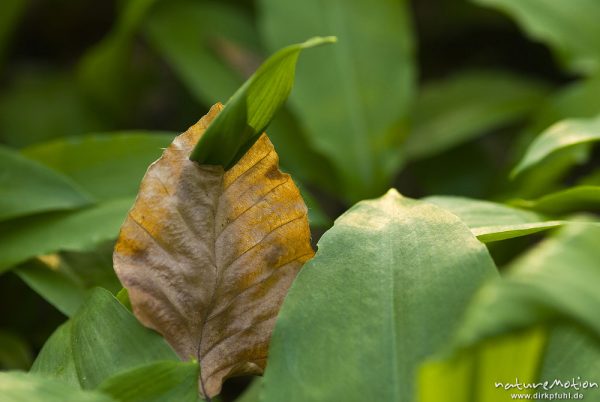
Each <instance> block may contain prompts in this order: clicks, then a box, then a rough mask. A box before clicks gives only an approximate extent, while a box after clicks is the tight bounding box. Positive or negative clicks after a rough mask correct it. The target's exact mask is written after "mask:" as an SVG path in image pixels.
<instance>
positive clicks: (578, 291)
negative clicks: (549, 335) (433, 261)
mask: <svg viewBox="0 0 600 402" xmlns="http://www.w3.org/2000/svg"><path fill="white" fill-rule="evenodd" d="M599 238H600V227H597V226H590V225H585V224H571V225H569V226H566V227H565V228H563V229H562V230H561V231H560V232H559V233H558V235H557V236H556V237H553V238H550V239H547V240H545V241H543V242H542V243H540V244H539V245H538V246H536V247H534V248H533V249H532V250H531V251H529V252H528V253H526V254H525V255H523V256H522V257H520V258H519V259H517V260H516V261H515V262H514V263H512V264H511V265H510V266H509V267H508V271H507V274H506V275H505V276H504V277H503V278H502V279H498V280H495V281H491V282H490V283H488V284H486V285H485V286H484V287H482V289H481V290H480V291H479V292H478V293H477V295H476V297H475V298H474V300H473V303H472V306H471V307H470V308H469V310H468V311H467V314H466V317H465V322H464V323H463V325H461V329H460V332H459V333H458V335H457V342H458V343H460V344H472V343H473V342H476V341H477V340H479V339H481V338H484V337H487V336H492V335H496V334H499V333H503V332H507V331H511V330H514V329H519V328H523V327H526V326H530V325H533V324H536V323H540V322H547V321H550V320H556V319H559V318H562V319H565V318H567V319H569V320H572V321H576V322H578V323H579V324H580V325H583V326H585V327H587V328H589V329H590V330H592V331H593V332H594V333H596V334H597V335H600V319H599V317H598V309H599V308H600V294H599V293H598V289H597V284H598V283H599V282H600V265H599V264H598V261H600V248H599V247H598V239H599Z"/></svg>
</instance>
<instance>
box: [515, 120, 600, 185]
mask: <svg viewBox="0 0 600 402" xmlns="http://www.w3.org/2000/svg"><path fill="white" fill-rule="evenodd" d="M596 141H600V116H599V117H595V118H591V119H568V120H563V121H560V122H558V123H556V124H554V125H552V126H551V127H550V128H548V129H547V130H545V131H544V132H542V133H541V134H540V135H539V136H538V137H537V138H536V139H535V140H534V141H533V143H532V144H531V145H530V146H529V148H528V149H527V153H526V154H525V156H524V157H523V159H521V161H520V162H519V164H518V165H517V166H516V167H515V169H514V170H513V171H512V173H511V175H512V176H513V177H515V176H517V175H518V174H520V173H521V172H523V171H525V170H527V169H530V168H531V167H533V166H536V165H539V164H541V163H542V162H543V161H544V160H545V159H546V158H548V157H549V156H551V155H553V154H556V153H558V152H561V151H563V152H564V151H565V150H568V149H570V148H572V147H574V146H578V145H585V144H589V143H592V142H596Z"/></svg>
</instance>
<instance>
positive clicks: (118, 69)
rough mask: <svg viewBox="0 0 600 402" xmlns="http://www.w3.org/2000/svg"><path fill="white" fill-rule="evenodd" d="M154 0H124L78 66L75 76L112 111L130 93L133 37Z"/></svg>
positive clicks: (116, 108) (85, 89)
mask: <svg viewBox="0 0 600 402" xmlns="http://www.w3.org/2000/svg"><path fill="white" fill-rule="evenodd" d="M156 1H157V0H130V1H127V2H125V3H124V7H123V9H122V10H121V12H120V13H119V16H118V19H117V21H116V23H115V26H114V27H113V29H112V30H111V31H110V32H109V33H108V35H107V36H106V37H105V38H104V39H103V40H102V41H100V42H99V43H98V44H97V45H96V46H94V47H92V48H91V49H90V50H89V51H88V52H87V53H86V54H85V55H84V56H83V58H82V59H81V60H80V62H79V65H78V66H77V78H78V82H79V84H80V85H81V87H82V88H83V89H84V91H85V92H86V94H87V95H91V96H92V97H93V98H95V99H96V100H98V101H100V102H101V103H102V104H103V106H105V107H109V108H110V109H111V110H113V111H117V112H118V111H119V110H121V111H122V110H123V102H124V100H125V98H126V97H127V96H128V95H129V93H128V90H129V89H130V85H128V83H129V82H128V81H129V80H131V78H132V74H131V72H130V71H128V70H127V67H129V65H130V59H131V53H132V47H133V39H134V37H135V33H136V31H137V29H138V28H139V26H140V25H141V23H142V21H143V19H144V16H145V15H146V14H147V13H148V11H149V10H150V8H151V7H152V6H153V4H154V3H156Z"/></svg>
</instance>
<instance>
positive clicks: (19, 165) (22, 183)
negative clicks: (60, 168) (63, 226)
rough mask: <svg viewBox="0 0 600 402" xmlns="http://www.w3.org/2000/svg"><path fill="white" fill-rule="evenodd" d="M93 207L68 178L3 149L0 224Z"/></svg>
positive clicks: (0, 174) (90, 200) (0, 167)
mask: <svg viewBox="0 0 600 402" xmlns="http://www.w3.org/2000/svg"><path fill="white" fill-rule="evenodd" d="M91 203H92V198H91V197H90V196H89V195H87V194H86V193H85V192H83V191H82V190H81V189H79V188H77V186H76V185H75V184H74V183H73V182H72V181H71V180H69V179H68V178H66V177H64V176H62V175H61V174H59V173H57V172H55V171H52V170H50V169H48V168H46V167H44V166H43V165H41V164H39V163H37V162H35V161H32V160H30V159H27V158H25V157H23V156H22V155H20V154H19V153H18V152H16V151H14V150H12V149H10V148H7V147H3V146H0V221H2V220H7V219H11V218H16V217H20V216H25V215H30V214H34V213H39V212H47V211H56V210H67V209H76V208H80V207H83V206H86V205H90V204H91Z"/></svg>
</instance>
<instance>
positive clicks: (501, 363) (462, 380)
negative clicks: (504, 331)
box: [418, 329, 546, 402]
mask: <svg viewBox="0 0 600 402" xmlns="http://www.w3.org/2000/svg"><path fill="white" fill-rule="evenodd" d="M545 345H546V334H545V331H543V330H540V329H537V330H532V331H527V332H522V333H516V334H510V335H505V336H502V337H497V338H493V339H489V340H486V341H484V342H481V343H480V344H478V345H476V346H472V347H471V348H469V349H466V350H462V351H460V352H459V353H456V354H455V355H454V356H452V357H450V358H446V359H440V360H432V361H428V362H426V363H425V364H424V365H423V366H422V367H421V369H420V372H419V398H418V401H419V402H439V401H457V402H458V401H460V402H467V401H477V402H503V401H506V402H509V401H511V400H514V399H517V398H512V396H511V395H514V394H529V393H533V392H532V391H531V390H529V389H528V390H525V391H520V390H518V389H508V390H506V389H504V388H503V387H502V386H500V387H497V386H496V384H498V383H500V384H514V383H515V378H517V379H518V380H519V382H520V383H521V384H523V383H535V382H536V380H537V378H538V371H539V367H540V365H541V360H542V358H543V353H544V351H545Z"/></svg>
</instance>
